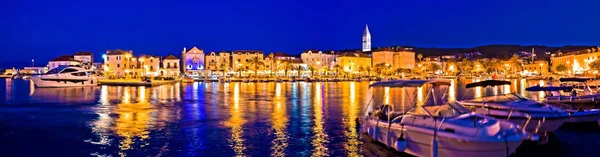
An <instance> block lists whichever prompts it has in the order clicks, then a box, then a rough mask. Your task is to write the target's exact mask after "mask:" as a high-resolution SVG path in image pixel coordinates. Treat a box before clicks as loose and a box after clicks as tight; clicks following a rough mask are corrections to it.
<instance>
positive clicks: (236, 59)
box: [231, 50, 264, 71]
mask: <svg viewBox="0 0 600 157" xmlns="http://www.w3.org/2000/svg"><path fill="white" fill-rule="evenodd" d="M254 57H258V58H259V59H260V60H261V61H263V60H264V55H263V52H262V51H256V50H239V51H234V52H233V53H232V54H231V59H232V60H231V61H232V63H233V65H232V68H233V69H239V68H245V69H246V70H252V71H253V70H254V67H250V65H249V64H248V63H249V61H250V60H251V59H252V58H254ZM236 71H237V70H236Z"/></svg>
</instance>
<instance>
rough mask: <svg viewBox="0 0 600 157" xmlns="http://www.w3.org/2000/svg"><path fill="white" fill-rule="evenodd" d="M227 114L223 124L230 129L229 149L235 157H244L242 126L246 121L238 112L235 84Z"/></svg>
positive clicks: (238, 88) (238, 103)
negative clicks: (230, 148) (231, 102)
mask: <svg viewBox="0 0 600 157" xmlns="http://www.w3.org/2000/svg"><path fill="white" fill-rule="evenodd" d="M229 114H230V116H231V117H230V118H229V120H227V122H226V124H225V125H226V126H228V127H230V128H231V133H230V136H231V138H230V139H229V142H230V143H231V147H232V149H233V151H234V152H235V154H236V156H245V155H244V150H246V146H244V138H243V135H244V129H243V125H244V123H246V120H244V113H243V112H242V111H241V110H240V86H239V83H236V84H235V86H234V89H233V107H230V109H229Z"/></svg>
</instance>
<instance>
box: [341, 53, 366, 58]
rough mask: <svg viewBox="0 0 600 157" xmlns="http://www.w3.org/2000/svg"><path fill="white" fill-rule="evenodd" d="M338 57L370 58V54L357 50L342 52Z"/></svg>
mask: <svg viewBox="0 0 600 157" xmlns="http://www.w3.org/2000/svg"><path fill="white" fill-rule="evenodd" d="M338 57H365V58H370V57H369V55H366V54H364V53H357V52H345V53H342V54H340V55H339V56H338Z"/></svg>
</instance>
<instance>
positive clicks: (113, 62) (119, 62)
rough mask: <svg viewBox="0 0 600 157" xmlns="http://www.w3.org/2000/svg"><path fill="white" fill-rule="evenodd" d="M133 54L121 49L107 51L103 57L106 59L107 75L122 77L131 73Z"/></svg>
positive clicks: (105, 69)
mask: <svg viewBox="0 0 600 157" xmlns="http://www.w3.org/2000/svg"><path fill="white" fill-rule="evenodd" d="M132 54H133V52H132V51H131V50H129V51H125V50H121V49H116V50H107V51H106V54H105V55H104V56H103V58H104V66H103V69H104V73H105V75H110V76H117V77H122V76H125V75H126V70H127V73H129V72H130V71H129V69H131V68H133V67H132V64H131V62H132V60H133V62H135V60H134V59H132V58H131V57H132Z"/></svg>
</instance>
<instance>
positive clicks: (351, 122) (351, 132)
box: [344, 82, 360, 156]
mask: <svg viewBox="0 0 600 157" xmlns="http://www.w3.org/2000/svg"><path fill="white" fill-rule="evenodd" d="M348 98H349V99H350V101H349V102H350V104H349V105H348V106H347V107H346V105H344V111H345V112H344V113H345V115H346V116H345V117H346V118H345V119H344V122H345V124H346V125H347V128H349V129H345V131H344V135H346V138H347V139H348V142H347V143H345V144H344V147H345V148H346V150H347V151H348V156H359V155H360V154H359V151H360V148H359V145H360V140H359V138H358V132H357V130H356V127H357V124H356V118H357V117H358V110H359V108H358V102H359V101H357V100H356V82H350V96H349V97H348Z"/></svg>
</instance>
